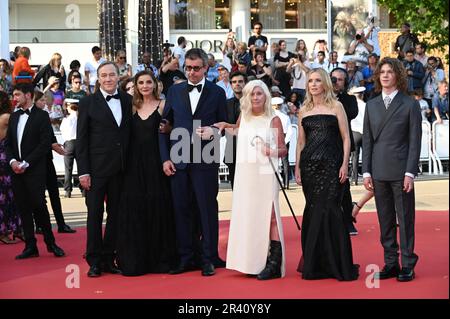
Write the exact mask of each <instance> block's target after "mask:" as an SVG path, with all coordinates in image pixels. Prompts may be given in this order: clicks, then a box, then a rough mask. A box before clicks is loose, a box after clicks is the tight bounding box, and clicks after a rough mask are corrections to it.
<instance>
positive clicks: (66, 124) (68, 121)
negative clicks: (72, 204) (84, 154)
mask: <svg viewBox="0 0 450 319" xmlns="http://www.w3.org/2000/svg"><path fill="white" fill-rule="evenodd" d="M64 102H65V103H67V112H68V113H69V115H68V116H67V117H65V118H64V119H63V120H62V122H61V126H60V130H61V136H62V138H63V141H64V150H65V154H64V191H65V195H64V197H66V198H70V197H72V188H73V184H72V171H73V162H74V160H75V154H76V151H75V148H76V146H75V144H76V139H77V119H78V115H77V112H78V103H79V101H78V100H75V99H66V100H65V101H64Z"/></svg>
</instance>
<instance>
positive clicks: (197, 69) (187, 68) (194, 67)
mask: <svg viewBox="0 0 450 319" xmlns="http://www.w3.org/2000/svg"><path fill="white" fill-rule="evenodd" d="M202 68H203V66H198V65H196V66H192V65H186V66H185V67H184V70H186V71H187V72H191V71H192V70H194V72H198V71H200V70H201V69H202Z"/></svg>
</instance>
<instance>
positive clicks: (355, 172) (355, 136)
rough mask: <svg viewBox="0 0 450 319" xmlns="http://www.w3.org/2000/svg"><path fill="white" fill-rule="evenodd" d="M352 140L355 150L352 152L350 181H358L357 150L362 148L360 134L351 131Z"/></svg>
mask: <svg viewBox="0 0 450 319" xmlns="http://www.w3.org/2000/svg"><path fill="white" fill-rule="evenodd" d="M352 134H353V140H354V141H355V150H354V151H353V152H352V181H355V183H356V184H357V183H358V166H359V163H358V162H359V152H360V151H361V148H362V134H361V133H358V132H355V131H352Z"/></svg>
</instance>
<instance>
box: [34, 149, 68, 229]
mask: <svg viewBox="0 0 450 319" xmlns="http://www.w3.org/2000/svg"><path fill="white" fill-rule="evenodd" d="M45 188H47V191H48V197H49V198H50V203H51V205H52V210H53V215H54V216H55V220H56V223H57V224H58V227H59V228H61V227H63V226H64V225H65V224H66V222H65V221H64V216H63V212H62V206H61V199H60V198H59V188H58V177H57V176H56V170H55V165H54V164H53V160H52V159H51V158H50V157H49V158H48V159H47V175H46V177H45ZM44 196H45V195H44ZM44 198H45V197H44ZM39 210H40V211H41V213H40V214H49V212H48V208H47V203H46V201H45V199H44V204H43V205H42V206H41V207H39ZM36 226H37V227H41V228H42V226H41V224H40V223H39V221H38V220H36Z"/></svg>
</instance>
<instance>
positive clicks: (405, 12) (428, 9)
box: [377, 0, 449, 63]
mask: <svg viewBox="0 0 450 319" xmlns="http://www.w3.org/2000/svg"><path fill="white" fill-rule="evenodd" d="M377 3H378V4H379V5H381V6H383V7H385V8H387V9H388V10H389V12H390V13H391V14H392V15H393V16H394V17H395V19H396V21H399V23H403V22H409V23H410V24H411V27H412V30H413V32H414V33H416V34H417V35H418V36H420V38H421V39H422V41H423V42H425V43H426V44H427V46H428V48H430V49H438V50H441V51H444V52H446V55H445V58H446V60H447V63H448V61H449V55H448V44H449V43H448V20H449V19H448V0H377Z"/></svg>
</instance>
